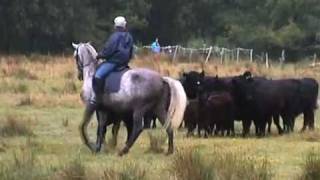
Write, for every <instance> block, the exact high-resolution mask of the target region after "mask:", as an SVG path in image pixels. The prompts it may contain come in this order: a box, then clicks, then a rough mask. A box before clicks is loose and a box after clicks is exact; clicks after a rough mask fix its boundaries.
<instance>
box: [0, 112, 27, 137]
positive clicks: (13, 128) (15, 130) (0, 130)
mask: <svg viewBox="0 0 320 180" xmlns="http://www.w3.org/2000/svg"><path fill="white" fill-rule="evenodd" d="M0 135H1V136H30V135H33V132H32V130H31V129H30V127H29V125H28V124H27V123H26V122H25V120H21V119H17V117H15V116H13V115H9V116H7V117H6V122H5V123H4V125H3V126H2V127H0Z"/></svg>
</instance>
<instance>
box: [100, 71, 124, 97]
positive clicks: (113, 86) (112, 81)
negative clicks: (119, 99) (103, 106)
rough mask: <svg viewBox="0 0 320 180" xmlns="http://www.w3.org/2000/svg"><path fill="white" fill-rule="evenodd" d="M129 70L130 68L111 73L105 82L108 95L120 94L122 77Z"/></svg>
mask: <svg viewBox="0 0 320 180" xmlns="http://www.w3.org/2000/svg"><path fill="white" fill-rule="evenodd" d="M128 70H129V68H124V69H122V70H120V71H114V72H112V73H110V74H109V75H108V76H107V78H106V80H105V86H104V91H105V92H107V93H115V92H118V91H119V89H120V83H121V77H122V75H123V74H124V73H125V72H127V71H128Z"/></svg>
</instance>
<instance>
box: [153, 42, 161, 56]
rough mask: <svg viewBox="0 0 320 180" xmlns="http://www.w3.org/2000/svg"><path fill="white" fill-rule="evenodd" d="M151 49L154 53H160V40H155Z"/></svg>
mask: <svg viewBox="0 0 320 180" xmlns="http://www.w3.org/2000/svg"><path fill="white" fill-rule="evenodd" d="M151 50H152V51H153V52H154V53H160V51H161V47H160V44H159V43H158V42H156V41H155V42H153V43H152V44H151Z"/></svg>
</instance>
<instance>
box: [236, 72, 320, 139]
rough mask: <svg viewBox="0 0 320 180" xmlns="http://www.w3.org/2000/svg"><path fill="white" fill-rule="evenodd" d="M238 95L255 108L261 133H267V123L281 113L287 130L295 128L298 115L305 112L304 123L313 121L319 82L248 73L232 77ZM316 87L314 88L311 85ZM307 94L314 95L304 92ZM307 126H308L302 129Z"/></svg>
mask: <svg viewBox="0 0 320 180" xmlns="http://www.w3.org/2000/svg"><path fill="white" fill-rule="evenodd" d="M233 84H234V86H235V88H236V89H237V90H236V92H237V93H238V95H237V96H239V97H242V101H243V103H244V104H246V105H247V107H248V109H250V110H252V112H254V113H253V118H254V122H255V123H256V124H257V125H258V132H257V133H258V134H259V135H264V133H265V125H266V122H268V121H269V120H270V119H271V117H272V116H274V117H276V118H277V121H278V119H279V115H281V117H282V119H283V121H284V124H285V130H286V131H287V132H289V131H293V128H294V120H295V117H296V116H297V115H298V114H300V113H301V112H305V123H304V124H305V125H306V126H307V125H309V124H313V123H312V121H313V120H312V119H313V118H312V117H313V116H314V109H315V105H316V100H317V89H318V88H317V83H315V82H314V81H312V80H310V79H308V80H305V79H302V80H299V79H280V80H255V79H253V78H252V77H251V74H250V73H249V72H247V73H246V74H244V75H242V76H238V77H236V78H234V79H233ZM311 87H313V88H311ZM306 93H309V94H312V95H305V94H306ZM310 126H311V125H310ZM303 129H305V128H303Z"/></svg>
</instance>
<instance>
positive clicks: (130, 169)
mask: <svg viewBox="0 0 320 180" xmlns="http://www.w3.org/2000/svg"><path fill="white" fill-rule="evenodd" d="M101 179H103V180H111V179H112V180H144V179H146V171H145V169H143V168H141V167H140V166H138V165H137V164H135V163H128V164H126V165H125V166H124V168H123V169H122V171H120V172H117V171H115V170H113V169H110V168H107V169H106V170H105V171H104V172H103V177H102V178H101Z"/></svg>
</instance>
